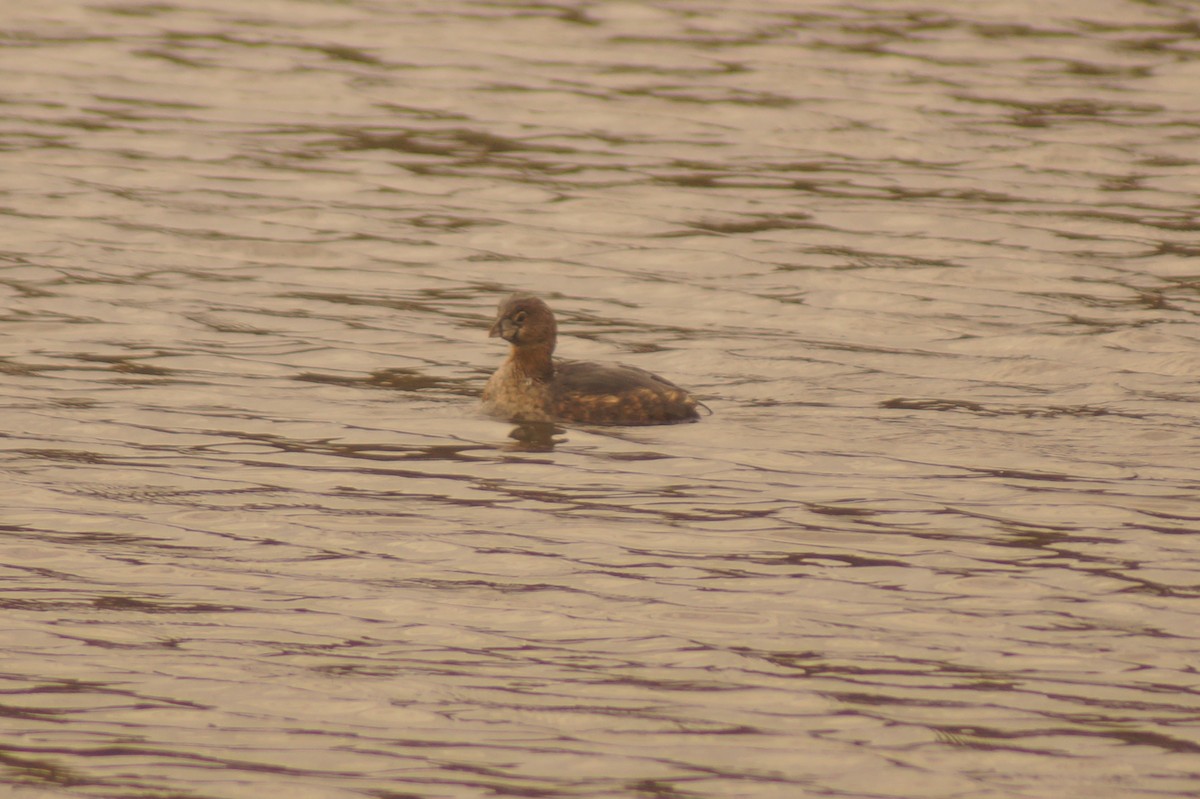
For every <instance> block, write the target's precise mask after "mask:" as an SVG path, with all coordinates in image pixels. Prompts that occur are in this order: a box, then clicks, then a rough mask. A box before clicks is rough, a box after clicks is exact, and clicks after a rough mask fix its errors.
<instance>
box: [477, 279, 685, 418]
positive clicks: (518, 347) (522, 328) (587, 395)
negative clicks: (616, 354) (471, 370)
mask: <svg viewBox="0 0 1200 799" xmlns="http://www.w3.org/2000/svg"><path fill="white" fill-rule="evenodd" d="M557 332H558V328H557V324H556V323H555V320H554V314H553V312H552V311H551V310H550V307H549V306H548V305H546V303H544V302H542V301H541V300H540V299H538V298H537V297H533V296H530V295H527V294H514V295H513V296H511V297H509V298H507V299H506V300H504V301H503V302H501V303H500V308H499V312H498V313H497V316H496V322H495V324H494V325H493V326H492V330H491V335H493V336H499V337H501V338H503V339H505V340H506V341H509V342H510V343H511V344H512V350H511V351H510V353H509V356H508V358H507V359H506V360H505V361H504V363H502V364H501V365H500V368H499V369H497V370H496V373H495V374H493V375H492V377H491V379H490V380H488V382H487V385H486V386H485V387H484V389H483V406H484V410H485V411H487V412H488V413H490V414H492V415H494V416H500V417H503V418H507V419H511V420H513V421H526V422H555V421H565V422H582V423H585V424H612V425H646V424H672V423H675V422H687V421H692V420H694V419H696V418H698V417H699V413H698V412H697V408H698V407H699V403H698V402H697V401H696V400H695V399H694V398H693V397H692V396H691V395H690V394H688V392H687V391H685V390H684V389H682V388H680V387H679V386H677V385H675V384H674V383H672V382H670V381H669V380H664V379H663V378H661V377H659V376H658V375H655V374H652V373H650V372H647V371H646V370H644V369H638V368H637V367H633V366H624V365H622V364H604V363H592V362H589V361H562V360H557V359H555V358H554V357H553V353H554V347H555V344H556V343H557Z"/></svg>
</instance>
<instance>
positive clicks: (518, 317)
mask: <svg viewBox="0 0 1200 799" xmlns="http://www.w3.org/2000/svg"><path fill="white" fill-rule="evenodd" d="M528 315H529V314H527V313H525V312H524V311H517V312H516V313H515V314H513V321H514V322H516V323H517V324H518V325H519V324H521V323H522V322H524V321H525V317H526V316H528Z"/></svg>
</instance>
